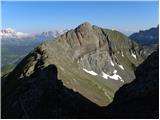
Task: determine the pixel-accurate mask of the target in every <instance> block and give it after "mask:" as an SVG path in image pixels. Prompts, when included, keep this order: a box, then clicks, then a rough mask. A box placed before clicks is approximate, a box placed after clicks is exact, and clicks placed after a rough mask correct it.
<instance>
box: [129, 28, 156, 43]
mask: <svg viewBox="0 0 160 120" xmlns="http://www.w3.org/2000/svg"><path fill="white" fill-rule="evenodd" d="M129 38H131V39H132V40H135V41H136V42H137V43H140V44H142V45H152V44H159V25H158V26H157V27H153V28H150V29H148V30H140V31H139V32H137V33H133V34H132V35H130V36H129Z"/></svg>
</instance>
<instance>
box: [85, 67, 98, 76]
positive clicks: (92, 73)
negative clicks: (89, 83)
mask: <svg viewBox="0 0 160 120" xmlns="http://www.w3.org/2000/svg"><path fill="white" fill-rule="evenodd" d="M83 70H84V71H85V72H87V73H89V74H91V75H98V74H97V73H95V72H94V71H90V70H87V69H85V68H83Z"/></svg>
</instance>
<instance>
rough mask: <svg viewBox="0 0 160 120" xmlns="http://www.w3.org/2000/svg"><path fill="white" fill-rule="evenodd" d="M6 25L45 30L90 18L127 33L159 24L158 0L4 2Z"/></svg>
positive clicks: (3, 24) (102, 25)
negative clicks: (131, 0)
mask: <svg viewBox="0 0 160 120" xmlns="http://www.w3.org/2000/svg"><path fill="white" fill-rule="evenodd" d="M1 5H2V7H1V10H2V28H7V27H11V28H14V29H16V30H17V31H22V32H34V33H36V32H42V31H47V30H53V29H65V28H74V27H76V26H77V25H79V24H81V23H83V22H85V21H87V22H90V23H91V24H94V25H97V26H101V27H105V28H110V29H117V30H120V31H121V32H124V33H126V34H128V33H131V32H134V31H139V30H140V29H141V30H142V29H148V28H150V27H154V26H157V25H158V2H156V1H146V2H145V1H143V2H142V1H141V2H138V1H137V2H136V1H133V2H129V1H124V2H118V1H117V2H116V1H112V2H109V1H103V2H102V1H101V2H96V1H95V2H86V1H84V2H82V1H81V2H76V1H75V2H73V1H72V2H64V1H61V2H53V1H50V2H49V1H48V2H44V1H41V2H33V1H30V2H29V1H28V2H27V1H26V2H7V1H3V2H2V4H1Z"/></svg>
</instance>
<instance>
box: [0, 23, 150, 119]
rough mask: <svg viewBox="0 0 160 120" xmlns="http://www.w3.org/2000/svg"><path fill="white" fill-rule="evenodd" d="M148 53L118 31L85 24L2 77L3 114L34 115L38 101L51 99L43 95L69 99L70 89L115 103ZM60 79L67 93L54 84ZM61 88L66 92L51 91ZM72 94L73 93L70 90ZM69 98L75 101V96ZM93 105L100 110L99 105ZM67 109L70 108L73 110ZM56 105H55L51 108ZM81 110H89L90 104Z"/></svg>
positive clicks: (46, 44) (101, 103)
mask: <svg viewBox="0 0 160 120" xmlns="http://www.w3.org/2000/svg"><path fill="white" fill-rule="evenodd" d="M148 54H150V52H146V49H144V48H143V47H141V46H140V45H138V44H137V43H135V42H133V41H131V40H130V39H128V38H127V37H126V36H124V35H123V34H121V33H119V32H118V31H112V30H108V29H103V28H99V27H97V26H94V25H91V24H89V23H84V24H82V25H80V26H78V27H77V28H75V29H74V30H70V31H68V32H66V33H64V34H63V35H61V36H59V37H58V38H56V40H54V41H47V42H44V43H43V44H41V45H39V46H38V47H37V48H35V49H34V50H33V51H32V52H30V54H29V55H27V56H26V57H25V58H24V59H23V60H22V61H21V62H20V63H19V64H18V65H17V67H16V68H15V69H14V70H13V72H12V73H10V74H9V75H8V76H6V77H4V78H3V79H2V81H3V86H2V105H3V111H4V112H3V115H4V116H10V115H16V116H15V117H25V116H26V115H29V116H30V114H34V111H36V112H37V109H36V108H37V106H38V107H41V106H40V103H43V104H45V103H48V100H49V98H48V96H47V97H46V99H47V100H45V102H42V101H43V99H42V98H45V97H44V96H43V95H45V94H52V95H53V97H55V94H56V96H57V94H62V96H63V94H65V95H64V97H66V96H68V95H67V94H66V92H65V91H66V89H72V90H73V91H74V92H78V94H79V95H80V96H84V97H83V98H82V99H84V98H85V100H87V101H88V100H90V101H92V102H93V103H96V104H97V105H99V106H106V105H108V104H109V103H111V102H112V98H113V96H114V93H115V91H116V90H118V89H119V88H120V87H121V86H122V85H123V84H125V83H129V82H131V81H132V80H133V79H134V78H135V76H134V70H135V69H136V67H137V66H138V65H139V64H140V63H141V62H143V60H144V59H145V58H146V57H147V56H148ZM51 65H54V66H56V67H57V71H58V72H56V75H55V73H54V72H53V71H54V70H52V69H50V66H51ZM56 76H57V77H56ZM57 79H59V80H60V81H62V83H63V84H62V83H61V85H60V87H62V88H63V89H65V90H63V89H62V91H63V92H65V93H63V92H62V91H61V90H60V88H59V87H58V89H57V84H56V82H55V81H56V80H57ZM58 86H59V85H58ZM57 90H58V91H59V90H60V91H61V92H62V93H61V92H60V93H59V92H56V93H52V92H51V93H50V92H49V91H57ZM73 91H72V92H73ZM74 92H73V93H74ZM52 95H49V96H52ZM79 95H78V96H79ZM60 96H61V95H60ZM69 96H74V95H72V93H71V95H69ZM61 98H63V97H60V98H59V97H58V98H57V99H56V100H58V101H57V103H56V104H59V105H61V106H63V105H64V106H65V104H64V103H65V101H62V102H60V103H58V102H59V101H60V100H61ZM80 98H81V97H80ZM67 99H68V101H70V100H71V101H72V97H71V98H70V97H69V98H67ZM77 99H79V98H76V100H75V101H76V104H75V105H73V106H82V105H85V104H86V103H85V102H84V103H83V104H82V105H81V104H79V101H78V103H77ZM16 100H18V101H17V102H16ZM56 100H53V101H56ZM82 101H83V100H82ZM49 103H50V104H54V103H52V102H49ZM50 104H49V106H50ZM62 104H63V105H62ZM73 104H74V103H73ZM92 105H93V104H91V106H92ZM73 106H72V107H73ZM93 106H94V107H96V108H95V109H97V106H96V105H93ZM68 107H69V106H67V110H66V111H69V109H73V108H72V107H71V108H68ZM52 108H54V105H53V107H51V108H49V109H52ZM45 109H48V108H45ZM63 109H65V107H64V108H63ZM63 109H60V111H62V113H63V114H66V115H68V114H70V113H72V112H73V111H71V112H70V113H68V112H67V113H65V112H64V111H63ZM81 109H82V110H83V109H84V110H86V111H87V109H89V108H85V107H84V108H83V107H82V108H81ZM98 109H99V107H98ZM57 110H59V107H56V108H55V110H53V111H52V113H54V111H56V112H55V114H58V115H60V114H61V112H57ZM73 110H75V109H73ZM20 111H21V113H20ZM78 111H80V109H79V108H78V110H77V112H78ZM12 112H13V113H14V112H15V114H12ZM30 112H31V113H30ZM41 113H43V112H42V111H40V112H39V114H41ZM44 113H45V114H46V112H44ZM50 114H51V113H50ZM76 114H77V113H76Z"/></svg>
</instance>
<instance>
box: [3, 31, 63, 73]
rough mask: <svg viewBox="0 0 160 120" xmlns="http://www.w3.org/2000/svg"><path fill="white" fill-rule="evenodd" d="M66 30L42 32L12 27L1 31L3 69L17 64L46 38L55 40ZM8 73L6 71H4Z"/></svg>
mask: <svg viewBox="0 0 160 120" xmlns="http://www.w3.org/2000/svg"><path fill="white" fill-rule="evenodd" d="M64 32H66V30H60V31H59V30H54V31H48V32H42V33H40V34H34V35H33V34H30V33H24V32H17V31H16V30H14V29H12V28H6V29H2V30H1V31H0V38H1V50H2V71H6V69H7V68H8V67H9V68H10V67H13V66H15V65H16V64H17V63H18V62H19V61H20V60H21V59H22V58H23V57H24V56H25V55H26V54H28V53H29V52H30V51H31V50H32V49H33V48H34V47H36V46H37V45H39V44H40V43H42V42H44V41H46V40H53V39H54V38H55V37H57V36H59V35H61V34H63V33H64ZM4 73H6V72H4Z"/></svg>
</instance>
